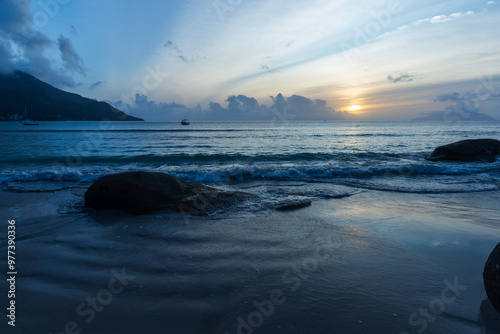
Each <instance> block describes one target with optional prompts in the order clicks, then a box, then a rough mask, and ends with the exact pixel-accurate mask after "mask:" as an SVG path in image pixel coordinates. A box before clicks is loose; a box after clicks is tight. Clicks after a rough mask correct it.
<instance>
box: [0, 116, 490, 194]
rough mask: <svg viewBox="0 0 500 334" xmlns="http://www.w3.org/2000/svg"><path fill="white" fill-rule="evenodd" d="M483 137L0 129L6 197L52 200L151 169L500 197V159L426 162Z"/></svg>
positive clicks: (194, 128) (284, 126)
mask: <svg viewBox="0 0 500 334" xmlns="http://www.w3.org/2000/svg"><path fill="white" fill-rule="evenodd" d="M476 138H493V139H500V122H451V121H450V122H387V121H366V122H351V121H324V122H323V121H322V122H299V121H297V122H290V121H289V122H281V121H272V122H271V121H267V122H191V124H190V125H188V126H184V125H181V124H180V122H175V123H173V122H172V123H149V122H41V123H40V125H38V126H24V125H23V124H21V123H18V122H1V123H0V142H1V143H2V146H1V148H0V189H10V190H16V191H19V192H22V191H32V190H33V189H38V191H41V190H44V189H45V190H50V191H52V190H57V189H64V188H67V187H71V186H75V185H77V186H82V185H83V186H86V185H88V184H89V183H91V182H93V181H95V180H97V179H98V178H99V177H101V176H104V175H107V174H113V173H119V172H125V171H135V170H146V171H160V172H165V173H169V174H172V175H175V176H178V177H180V178H183V179H187V180H190V181H195V182H201V183H205V184H212V185H214V184H215V185H223V186H224V185H226V186H230V187H233V188H234V187H236V188H237V187H244V188H247V189H249V190H250V189H251V187H249V185H251V184H254V185H262V184H267V185H271V184H272V185H276V184H279V183H280V182H281V183H282V184H284V183H285V182H300V184H302V185H304V186H303V187H296V190H297V191H298V194H301V195H306V196H308V195H310V196H326V197H328V196H330V195H332V196H335V195H336V194H328V193H327V192H326V193H324V192H322V191H321V190H320V188H321V187H319V186H317V185H318V184H332V183H333V184H338V185H345V186H348V187H351V188H357V189H372V190H381V191H390V192H410V193H446V192H478V191H491V190H498V188H499V186H500V160H497V162H495V163H481V162H474V163H461V162H431V161H427V160H426V159H425V158H426V156H428V155H429V154H430V153H431V152H432V151H433V150H434V149H435V148H436V147H438V146H440V145H445V144H449V143H452V142H455V141H459V140H464V139H476ZM314 184H316V186H312V185H314ZM314 189H316V190H317V191H315V190H314ZM318 189H319V190H318ZM250 191H251V190H250Z"/></svg>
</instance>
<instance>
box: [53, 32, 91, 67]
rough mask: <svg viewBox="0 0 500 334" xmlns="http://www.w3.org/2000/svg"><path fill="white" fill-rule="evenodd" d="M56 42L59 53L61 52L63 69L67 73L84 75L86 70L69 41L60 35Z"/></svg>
mask: <svg viewBox="0 0 500 334" xmlns="http://www.w3.org/2000/svg"><path fill="white" fill-rule="evenodd" d="M57 42H58V43H59V51H61V59H62V60H63V63H64V68H65V69H66V70H68V71H73V72H77V73H80V74H83V75H85V74H86V70H85V67H84V65H83V60H82V59H81V58H80V56H79V55H78V53H76V51H75V49H74V48H73V44H72V43H71V40H70V39H69V38H66V37H64V36H63V35H61V36H59V39H58V40H57Z"/></svg>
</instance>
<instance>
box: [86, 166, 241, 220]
mask: <svg viewBox="0 0 500 334" xmlns="http://www.w3.org/2000/svg"><path fill="white" fill-rule="evenodd" d="M249 197H250V195H249V194H246V193H241V192H230V191H223V190H219V189H216V188H212V187H208V186H204V185H201V184H197V183H194V182H189V181H185V180H181V179H179V178H177V177H175V176H172V175H168V174H165V173H156V172H127V173H121V174H114V175H107V176H104V177H102V178H100V179H99V180H97V181H96V182H95V183H94V184H92V185H91V186H90V187H89V189H88V190H87V191H86V192H85V206H86V207H89V208H93V209H96V210H105V209H118V210H122V211H125V212H128V213H131V214H134V215H140V214H147V213H152V212H155V211H162V210H169V211H180V212H187V213H189V214H191V215H207V214H210V213H213V212H216V211H219V210H222V209H224V208H227V207H229V206H231V205H234V204H236V203H238V202H240V201H243V200H245V199H247V198H249Z"/></svg>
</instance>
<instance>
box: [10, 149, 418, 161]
mask: <svg viewBox="0 0 500 334" xmlns="http://www.w3.org/2000/svg"><path fill="white" fill-rule="evenodd" d="M185 147H186V146H185V145H180V146H172V147H170V149H171V150H176V149H182V148H185ZM206 148H210V147H209V146H208V147H206ZM131 153H132V155H115V156H113V155H107V156H97V155H96V156H74V155H72V154H68V155H65V156H64V155H59V156H53V155H51V156H33V155H26V156H17V157H16V156H12V157H7V158H4V159H2V163H22V164H29V163H39V164H52V163H67V164H93V163H110V164H113V163H137V164H167V165H177V164H178V165H193V164H225V163H241V164H251V163H257V162H290V163H293V162H314V161H316V162H324V161H363V160H367V161H370V160H375V161H384V160H397V159H404V158H409V157H412V156H413V155H414V154H397V153H375V152H357V153H321V152H305V153H289V154H287V153H283V154H255V155H251V154H241V153H229V154H220V153H213V154H210V153H207V154H186V153H179V154H161V155H160V154H142V155H136V154H133V153H136V152H135V151H133V152H131ZM417 154H420V153H417ZM420 155H421V157H423V156H424V155H423V154H420Z"/></svg>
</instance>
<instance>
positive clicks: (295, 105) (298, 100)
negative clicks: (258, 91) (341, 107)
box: [271, 94, 354, 120]
mask: <svg viewBox="0 0 500 334" xmlns="http://www.w3.org/2000/svg"><path fill="white" fill-rule="evenodd" d="M271 99H272V100H273V102H274V104H273V105H272V107H271V108H272V109H274V110H277V111H278V112H280V113H281V114H283V115H288V117H293V119H296V120H327V119H328V120H332V119H349V118H353V117H354V115H353V114H350V113H348V112H346V111H336V110H334V109H333V108H331V107H329V106H328V104H327V103H326V101H325V100H320V99H315V100H312V99H310V98H307V97H305V96H301V95H292V96H291V97H289V98H285V97H283V95H282V94H278V96H276V97H271Z"/></svg>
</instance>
